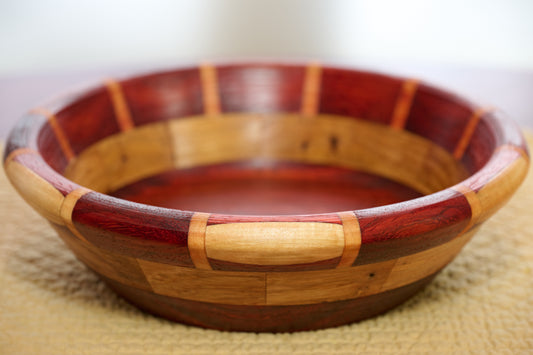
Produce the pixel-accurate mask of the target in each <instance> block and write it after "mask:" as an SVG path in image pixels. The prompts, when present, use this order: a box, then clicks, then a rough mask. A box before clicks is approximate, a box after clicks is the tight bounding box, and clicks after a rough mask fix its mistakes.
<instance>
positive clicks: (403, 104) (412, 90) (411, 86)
mask: <svg viewBox="0 0 533 355" xmlns="http://www.w3.org/2000/svg"><path fill="white" fill-rule="evenodd" d="M417 89H418V80H416V79H408V80H405V81H404V82H403V84H402V88H401V90H400V94H399V95H398V99H397V100H396V105H395V106H394V111H393V113H392V118H391V127H392V128H393V129H396V130H401V129H403V128H404V127H405V123H406V122H407V117H409V113H410V112H411V106H412V105H413V99H414V97H415V94H416V90H417Z"/></svg>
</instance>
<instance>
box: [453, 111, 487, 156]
mask: <svg viewBox="0 0 533 355" xmlns="http://www.w3.org/2000/svg"><path fill="white" fill-rule="evenodd" d="M490 111H492V109H485V108H479V109H477V110H476V111H474V113H472V116H470V119H469V120H468V123H467V124H466V127H465V129H464V130H463V134H462V135H461V138H459V141H458V142H457V145H456V146H455V149H454V151H453V157H454V158H455V159H457V160H459V159H461V158H462V157H463V155H464V154H465V151H466V148H467V147H468V145H469V144H470V140H471V139H472V136H473V135H474V131H475V130H476V127H477V124H478V123H479V120H480V119H481V117H482V116H483V115H484V114H485V113H487V112H490Z"/></svg>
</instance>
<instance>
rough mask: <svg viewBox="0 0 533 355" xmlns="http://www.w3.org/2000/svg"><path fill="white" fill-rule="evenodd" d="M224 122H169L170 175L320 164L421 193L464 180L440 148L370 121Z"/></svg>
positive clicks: (257, 118)
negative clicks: (212, 168) (238, 164)
mask: <svg viewBox="0 0 533 355" xmlns="http://www.w3.org/2000/svg"><path fill="white" fill-rule="evenodd" d="M223 118H224V119H223V120H220V119H218V118H203V117H191V118H184V119H179V120H174V121H172V122H171V123H170V127H171V134H172V137H173V140H172V141H173V145H174V146H173V149H174V159H175V160H174V164H175V167H176V168H189V167H194V166H201V165H207V164H214V163H224V162H231V161H240V160H247V159H251V158H254V159H261V158H263V159H275V160H287V161H295V162H305V163H315V164H326V165H333V166H341V167H346V168H351V169H356V170H360V171H365V172H369V173H374V174H378V175H381V176H384V177H387V178H389V179H392V180H394V181H397V182H400V183H403V184H405V185H407V186H409V187H411V188H414V189H416V190H417V191H420V192H422V193H424V194H429V193H433V192H436V191H439V190H441V189H443V188H446V187H449V186H452V185H454V184H456V183H457V182H459V181H461V180H463V179H464V178H465V177H466V176H467V173H466V169H465V168H464V166H463V165H462V164H461V163H460V162H457V161H455V159H454V158H453V157H452V156H451V154H449V153H448V152H447V151H446V150H445V149H443V148H441V147H439V146H437V145H436V144H434V143H432V142H431V141H429V140H427V139H425V138H422V137H420V136H417V135H415V134H413V133H410V132H407V131H401V132H398V131H395V130H394V129H392V128H391V127H389V126H384V125H380V124H377V123H373V122H367V121H363V120H356V119H353V118H346V117H341V116H333V115H319V116H313V117H308V118H302V117H301V116H299V115H291V114H280V115H275V114H272V115H259V114H228V115H224V117H223ZM377 141H379V142H382V143H381V144H375V142H377ZM428 161H430V163H428Z"/></svg>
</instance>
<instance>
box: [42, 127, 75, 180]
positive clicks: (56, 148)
mask: <svg viewBox="0 0 533 355" xmlns="http://www.w3.org/2000/svg"><path fill="white" fill-rule="evenodd" d="M37 145H38V147H39V152H40V153H41V155H42V157H43V159H44V160H45V161H46V163H47V164H49V165H50V166H51V167H52V168H53V169H54V170H55V171H57V172H63V170H65V168H66V166H67V164H68V160H67V157H66V156H65V153H64V152H63V150H62V149H61V145H60V144H59V141H58V140H57V137H56V135H55V134H54V130H53V129H52V127H51V126H50V124H49V123H48V122H46V123H45V124H43V126H42V128H41V130H40V132H39V138H38V140H37Z"/></svg>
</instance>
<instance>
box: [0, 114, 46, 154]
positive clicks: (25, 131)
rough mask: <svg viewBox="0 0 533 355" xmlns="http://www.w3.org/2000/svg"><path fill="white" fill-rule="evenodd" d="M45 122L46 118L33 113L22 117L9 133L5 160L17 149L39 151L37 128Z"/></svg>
mask: <svg viewBox="0 0 533 355" xmlns="http://www.w3.org/2000/svg"><path fill="white" fill-rule="evenodd" d="M45 122H46V119H45V118H44V117H41V116H40V115H35V114H33V113H27V114H25V115H24V116H22V117H21V118H20V119H19V120H18V122H17V124H16V125H15V127H13V129H12V130H11V132H10V133H9V137H8V139H7V141H6V144H5V146H4V160H5V159H6V158H7V157H8V155H9V154H11V153H12V152H14V151H15V150H17V149H22V148H30V149H33V150H35V151H37V150H38V147H37V144H36V137H34V136H35V134H36V131H37V128H38V127H39V126H41V125H42V124H44V123H45Z"/></svg>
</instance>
